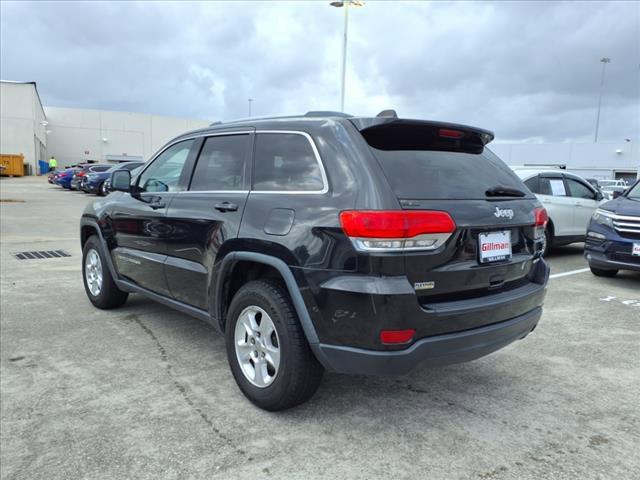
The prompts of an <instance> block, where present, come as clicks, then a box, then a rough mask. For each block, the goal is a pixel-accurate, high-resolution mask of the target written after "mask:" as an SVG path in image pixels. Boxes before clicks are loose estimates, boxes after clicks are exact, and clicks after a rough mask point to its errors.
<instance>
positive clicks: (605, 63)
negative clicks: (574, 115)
mask: <svg viewBox="0 0 640 480" xmlns="http://www.w3.org/2000/svg"><path fill="white" fill-rule="evenodd" d="M600 61H601V62H602V77H600V98H599V99H598V115H597V116H596V135H595V140H594V141H595V143H598V128H599V127H600V106H601V105H602V90H603V88H604V69H605V68H606V67H607V63H611V59H610V58H609V57H602V58H601V59H600Z"/></svg>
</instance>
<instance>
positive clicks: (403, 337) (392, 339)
mask: <svg viewBox="0 0 640 480" xmlns="http://www.w3.org/2000/svg"><path fill="white" fill-rule="evenodd" d="M415 334H416V331H415V330H414V329H413V328H410V329H408V330H382V331H381V332H380V341H381V342H382V343H384V344H385V345H401V344H403V343H409V342H410V341H411V340H413V336H414V335H415Z"/></svg>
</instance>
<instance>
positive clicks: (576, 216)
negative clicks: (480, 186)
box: [511, 167, 602, 253]
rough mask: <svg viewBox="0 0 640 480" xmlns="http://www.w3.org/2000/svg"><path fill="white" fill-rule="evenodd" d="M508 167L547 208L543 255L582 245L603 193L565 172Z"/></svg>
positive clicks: (578, 177) (580, 178) (581, 179)
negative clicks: (547, 217) (570, 246)
mask: <svg viewBox="0 0 640 480" xmlns="http://www.w3.org/2000/svg"><path fill="white" fill-rule="evenodd" d="M511 168H512V169H513V171H514V172H515V173H516V175H518V176H519V177H520V178H521V179H522V181H524V183H525V185H526V186H527V187H529V190H531V191H532V192H533V193H535V194H536V197H538V200H540V202H542V204H543V205H544V208H546V209H547V213H548V214H549V223H548V224H547V228H546V230H545V238H546V242H545V247H544V250H545V253H546V252H547V251H548V249H549V248H550V247H554V246H558V245H568V244H569V243H573V242H583V241H584V240H585V236H586V233H587V226H588V225H589V221H590V220H591V216H592V215H593V212H595V210H596V208H597V207H598V204H599V203H600V202H601V201H602V194H601V193H600V192H599V191H598V190H596V189H595V188H594V187H593V186H592V185H591V184H590V183H589V182H587V181H586V180H585V179H584V178H582V177H580V176H578V175H575V174H573V173H569V172H566V171H564V170H560V169H550V170H536V169H532V168H520V167H511Z"/></svg>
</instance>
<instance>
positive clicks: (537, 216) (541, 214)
mask: <svg viewBox="0 0 640 480" xmlns="http://www.w3.org/2000/svg"><path fill="white" fill-rule="evenodd" d="M533 219H534V237H535V239H536V240H542V239H543V238H544V231H545V229H546V228H547V222H548V221H549V215H548V214H547V211H546V210H545V208H544V207H537V208H536V209H535V210H534V211H533Z"/></svg>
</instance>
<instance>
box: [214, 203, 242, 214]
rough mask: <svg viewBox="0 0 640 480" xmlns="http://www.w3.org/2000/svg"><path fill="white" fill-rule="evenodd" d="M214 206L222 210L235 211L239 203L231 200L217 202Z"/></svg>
mask: <svg viewBox="0 0 640 480" xmlns="http://www.w3.org/2000/svg"><path fill="white" fill-rule="evenodd" d="M213 208H215V209H216V210H219V211H221V212H235V211H236V210H238V205H236V204H235V203H231V202H222V203H216V204H215V205H214V206H213Z"/></svg>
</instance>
